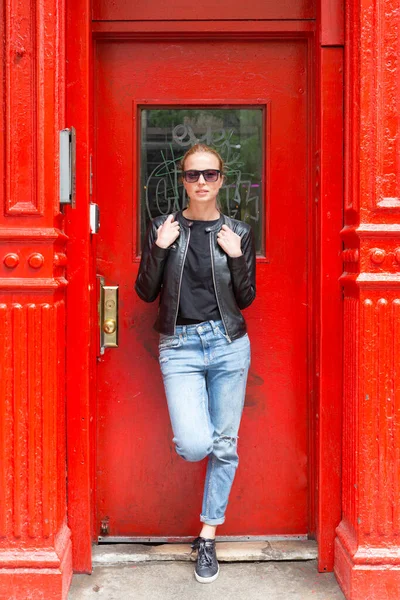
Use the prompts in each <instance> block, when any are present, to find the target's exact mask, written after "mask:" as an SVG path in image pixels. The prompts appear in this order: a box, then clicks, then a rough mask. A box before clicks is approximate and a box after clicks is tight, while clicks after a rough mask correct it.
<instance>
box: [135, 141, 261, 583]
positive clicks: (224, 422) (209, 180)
mask: <svg viewBox="0 0 400 600" xmlns="http://www.w3.org/2000/svg"><path fill="white" fill-rule="evenodd" d="M181 169H182V173H183V184H184V186H185V190H186V193H187V196H188V198H189V203H188V206H187V207H186V208H185V209H184V210H183V211H180V212H178V213H176V214H175V215H169V216H168V217H166V216H161V217H157V218H156V219H153V221H152V222H151V223H150V226H149V228H148V231H147V235H146V240H145V244H144V248H143V253H142V258H141V263H140V268H139V273H138V277H137V280H136V284H135V289H136V291H137V293H138V295H139V296H140V298H142V299H143V300H145V301H146V302H153V301H154V300H155V299H156V298H157V296H158V295H159V294H160V305H159V311H158V316H157V320H156V323H155V325H154V327H155V329H156V330H157V331H158V332H159V333H160V343H159V362H160V367H161V372H162V377H163V381H164V387H165V393H166V397H167V403H168V410H169V414H170V418H171V425H172V429H173V433H174V438H173V441H174V443H175V447H176V451H177V453H178V454H179V455H180V456H182V457H183V458H184V459H186V460H188V461H199V460H202V459H203V458H205V457H206V456H208V464H207V473H206V480H205V485H204V494H203V505H202V512H201V515H200V521H201V523H202V528H201V531H200V535H199V536H198V537H197V538H196V539H195V540H194V542H193V544H192V548H193V549H196V550H197V551H198V552H197V561H196V567H195V577H196V579H197V580H198V581H200V582H201V583H208V582H211V581H214V580H215V579H216V578H217V577H218V573H219V565H218V561H217V557H216V552H215V533H216V528H217V526H218V525H221V524H222V523H223V522H224V521H225V511H226V507H227V504H228V498H229V493H230V490H231V486H232V482H233V479H234V476H235V472H236V468H237V465H238V454H237V437H238V430H239V425H240V420H241V415H242V410H243V404H244V398H245V390H246V381H247V374H248V369H249V366H250V341H249V338H248V335H247V333H246V323H245V321H244V318H243V316H242V314H241V311H240V309H243V308H246V307H247V306H249V305H250V304H251V303H252V302H253V300H254V298H255V293H256V288H255V246H254V238H253V233H252V230H251V227H250V226H249V225H247V224H246V223H243V222H242V221H238V220H235V219H231V218H229V217H227V216H225V215H223V214H222V213H221V212H220V211H219V209H218V204H217V196H218V192H219V190H220V188H221V186H222V183H223V178H224V176H223V161H222V159H221V157H220V155H219V154H218V153H217V152H216V151H215V150H213V149H211V148H209V147H207V146H204V145H202V144H197V145H195V146H193V147H192V148H191V149H190V150H188V152H187V153H186V154H185V156H184V157H183V159H182V163H181Z"/></svg>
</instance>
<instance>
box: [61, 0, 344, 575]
mask: <svg viewBox="0 0 400 600" xmlns="http://www.w3.org/2000/svg"><path fill="white" fill-rule="evenodd" d="M324 6H325V5H324ZM324 6H323V7H321V9H320V10H319V11H318V19H317V21H316V23H315V24H314V22H310V21H254V22H250V23H249V22H240V21H236V22H223V23H222V24H221V23H218V22H210V23H206V22H204V23H202V26H204V30H203V32H202V33H201V34H199V23H198V22H192V23H190V22H160V21H158V22H156V23H151V22H150V23H143V22H138V23H134V22H118V23H115V22H108V23H104V22H96V23H93V32H94V34H95V35H96V36H98V37H99V36H101V37H104V38H105V37H108V38H112V37H118V38H121V37H124V38H127V37H135V36H139V35H143V36H147V37H148V36H151V37H153V38H154V37H158V38H164V39H165V38H166V37H167V38H171V37H172V38H173V37H174V36H177V37H179V38H182V37H185V38H188V37H189V38H190V36H193V35H194V34H196V35H203V36H205V37H208V38H209V39H212V38H215V37H216V36H218V37H226V36H235V38H237V37H246V36H251V38H252V39H254V37H255V36H258V37H259V38H261V39H262V38H268V37H271V36H273V37H286V38H288V37H298V36H306V37H307V38H308V41H309V72H310V77H311V80H310V86H309V89H310V90H312V89H315V94H314V96H312V94H311V105H310V109H309V116H310V123H314V122H316V126H315V127H314V130H313V131H310V134H311V135H312V138H313V143H312V147H313V148H314V150H313V151H312V152H311V151H310V173H315V177H314V178H311V181H312V189H310V194H309V197H310V199H311V198H313V199H315V202H314V203H313V209H312V210H310V225H309V240H310V245H311V247H310V260H311V263H310V264H311V265H313V271H314V276H313V277H311V278H310V279H311V287H310V290H309V291H310V301H311V302H312V304H313V306H312V309H311V310H310V337H309V340H310V341H309V357H310V361H309V374H310V383H311V385H310V390H311V391H312V397H311V398H310V404H309V405H310V414H309V423H310V428H309V431H310V452H309V456H310V479H309V480H310V491H311V494H310V521H309V522H310V535H311V536H312V537H316V539H317V540H318V544H319V558H318V568H319V570H320V571H330V570H332V568H333V542H334V532H335V527H336V526H337V525H338V523H339V521H340V514H341V501H340V482H341V474H340V464H341V462H340V461H341V455H340V448H341V397H342V375H341V373H342V367H341V361H342V346H341V323H342V317H341V292H340V287H339V284H338V278H339V276H340V274H341V268H342V264H341V259H340V250H341V242H340V239H339V236H338V232H339V231H340V229H341V227H342V187H341V186H342V181H343V176H342V174H343V164H342V163H343V152H342V143H343V141H342V130H343V113H342V101H343V96H342V79H343V62H342V61H343V58H342V49H341V48H340V47H337V46H340V45H341V44H342V43H343V39H342V38H343V31H342V28H341V26H340V20H341V15H342V14H343V13H342V10H341V5H340V3H339V0H338V3H337V6H335V10H332V6H330V7H326V10H324ZM76 15H79V16H80V18H79V19H77V18H76ZM332 15H334V17H332ZM90 19H91V11H90V2H89V0H69V2H67V35H66V40H67V42H66V44H67V48H66V51H67V61H68V62H67V73H66V84H67V85H66V89H67V107H66V121H67V126H69V125H73V126H74V127H75V128H76V130H77V164H78V171H77V181H76V184H77V207H76V209H70V208H68V209H67V210H66V230H67V233H68V236H69V239H70V241H69V250H68V268H67V278H68V281H69V285H68V289H67V380H66V381H67V386H66V394H67V459H68V520H69V526H70V528H71V530H72V536H73V537H72V539H73V561H74V570H75V571H77V572H90V571H91V543H92V540H93V539H94V538H95V535H96V533H97V532H94V531H93V530H92V527H91V522H93V520H94V519H93V514H94V513H93V511H94V506H95V498H94V489H95V487H94V466H95V429H94V423H95V389H96V386H95V366H96V348H95V344H94V343H93V342H92V340H93V339H96V336H95V335H94V334H95V329H94V328H95V327H96V323H97V315H96V311H97V308H96V298H95V269H94V257H95V251H96V248H95V245H96V240H95V236H92V235H90V233H89V202H90V200H91V197H90V177H91V174H90V154H91V153H92V65H93V39H92V23H91V20H90ZM191 27H193V31H191ZM156 28H157V32H156V31H155V29H156ZM313 31H315V36H314V35H313ZM322 43H324V47H322ZM321 89H323V93H321ZM314 115H315V116H318V118H317V119H314V118H312V117H313V116H314ZM335 182H336V183H335ZM310 204H311V203H310ZM83 290H88V291H89V293H88V294H84V293H83Z"/></svg>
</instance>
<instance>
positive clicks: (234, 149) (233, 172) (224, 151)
mask: <svg viewBox="0 0 400 600" xmlns="http://www.w3.org/2000/svg"><path fill="white" fill-rule="evenodd" d="M233 136H234V129H232V128H228V129H223V128H222V129H219V130H217V131H215V130H213V129H212V128H211V127H207V128H206V130H205V132H204V134H203V135H201V136H199V135H196V134H195V132H194V131H193V129H192V127H191V126H190V125H187V124H183V123H182V124H179V125H176V126H175V127H174V129H173V131H172V139H173V142H174V144H169V147H168V150H169V155H170V157H167V156H166V154H165V153H164V152H163V151H161V156H162V160H161V162H160V163H159V164H158V165H157V166H156V167H155V168H154V169H153V170H152V171H151V173H150V174H149V176H148V178H147V181H146V183H145V194H146V210H147V214H148V216H149V218H150V219H152V218H154V217H156V216H158V215H163V214H170V213H172V212H175V211H177V210H181V209H182V208H184V207H185V206H186V205H187V197H186V192H185V188H184V187H183V185H182V183H181V181H180V177H181V174H180V168H179V165H180V161H181V159H182V156H183V154H184V153H185V152H186V150H187V149H188V148H189V147H191V146H194V145H195V144H198V143H203V144H206V145H207V146H211V147H213V148H215V149H216V150H217V151H218V152H219V153H220V155H221V156H222V158H223V160H224V163H225V174H226V180H225V183H224V184H223V186H222V187H221V190H220V193H219V202H220V205H221V210H222V211H223V212H225V213H226V214H228V215H229V216H231V217H233V218H239V219H241V220H246V221H248V222H251V221H253V222H258V221H259V219H260V210H259V209H260V206H259V203H260V182H259V181H254V180H253V179H252V174H251V173H244V172H243V171H242V167H243V162H242V161H241V158H240V146H238V145H237V144H235V142H234V141H233V139H232V138H233ZM173 146H175V147H176V146H178V147H179V148H182V153H179V155H178V156H175V154H174V149H173Z"/></svg>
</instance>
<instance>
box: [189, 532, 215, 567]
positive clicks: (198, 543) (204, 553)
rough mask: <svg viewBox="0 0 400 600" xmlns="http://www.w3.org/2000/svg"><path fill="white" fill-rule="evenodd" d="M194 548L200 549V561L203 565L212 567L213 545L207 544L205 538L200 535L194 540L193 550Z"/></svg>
mask: <svg viewBox="0 0 400 600" xmlns="http://www.w3.org/2000/svg"><path fill="white" fill-rule="evenodd" d="M194 550H198V553H199V554H198V561H199V564H200V565H201V566H207V567H210V566H211V565H212V560H213V551H212V545H211V544H209V545H208V546H207V544H206V540H205V539H204V538H201V537H200V536H199V537H197V538H196V539H195V540H193V542H192V552H193V551H194ZM192 552H191V554H192Z"/></svg>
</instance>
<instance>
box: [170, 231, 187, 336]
mask: <svg viewBox="0 0 400 600" xmlns="http://www.w3.org/2000/svg"><path fill="white" fill-rule="evenodd" d="M189 240H190V229H189V233H188V239H187V242H186V248H185V254H184V255H183V263H182V270H181V276H180V279H179V287H178V301H177V304H176V313H175V322H174V335H175V334H176V320H177V318H178V311H179V300H180V297H181V287H182V277H183V269H184V267H185V260H186V254H187V251H188V248H189Z"/></svg>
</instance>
